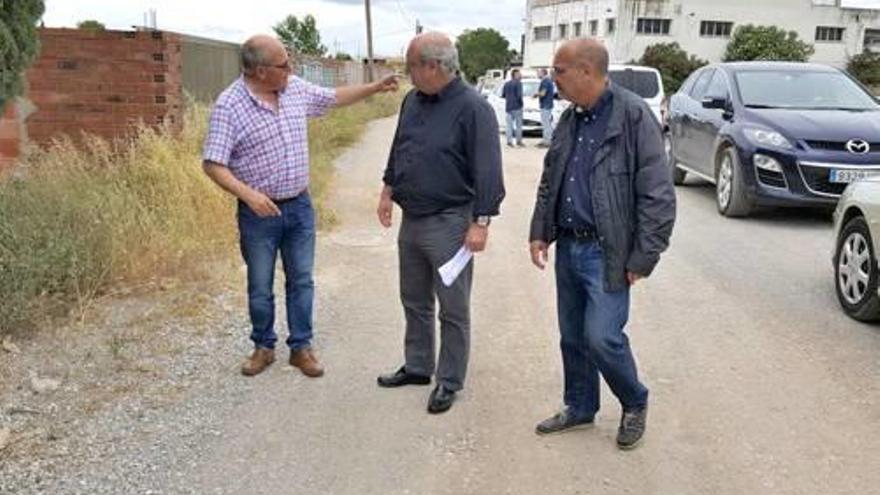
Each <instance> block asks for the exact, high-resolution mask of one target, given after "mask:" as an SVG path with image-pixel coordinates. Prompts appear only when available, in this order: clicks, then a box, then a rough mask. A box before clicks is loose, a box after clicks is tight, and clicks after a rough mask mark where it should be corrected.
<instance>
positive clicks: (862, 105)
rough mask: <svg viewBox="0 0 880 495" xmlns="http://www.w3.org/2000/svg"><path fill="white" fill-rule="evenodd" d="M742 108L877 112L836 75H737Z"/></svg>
mask: <svg viewBox="0 0 880 495" xmlns="http://www.w3.org/2000/svg"><path fill="white" fill-rule="evenodd" d="M736 82H737V85H738V86H739V95H740V99H742V102H743V105H745V106H747V107H752V108H790V109H799V110H861V111H864V110H878V109H880V107H878V105H877V103H876V102H875V101H874V99H873V98H872V97H871V96H870V95H869V94H867V93H865V91H864V90H862V88H860V87H859V86H858V85H857V84H855V83H854V82H853V81H852V80H851V79H850V78H849V77H847V76H846V75H844V74H842V73H839V72H810V71H784V70H778V71H775V70H774V71H740V72H737V73H736Z"/></svg>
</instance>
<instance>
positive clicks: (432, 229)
mask: <svg viewBox="0 0 880 495" xmlns="http://www.w3.org/2000/svg"><path fill="white" fill-rule="evenodd" d="M470 212H471V209H470V207H469V206H468V207H464V208H458V209H454V210H450V211H446V212H442V213H438V214H435V215H430V216H427V217H412V216H409V215H405V214H404V217H403V222H402V223H401V225H400V234H399V237H398V241H397V243H398V255H399V259H400V300H401V302H402V303H403V309H404V314H405V316H406V337H405V341H404V353H405V357H406V370H407V371H409V372H410V373H414V374H417V375H424V376H431V375H433V374H434V368H435V343H434V342H435V339H436V337H435V332H434V329H435V319H436V318H437V313H436V310H435V300H439V302H440V312H439V319H440V359H439V362H438V363H437V366H436V369H437V383H439V384H442V385H443V386H444V387H446V388H448V389H449V390H461V388H462V387H463V386H464V380H465V375H466V374H467V365H468V354H469V353H470V297H471V280H472V275H473V266H474V263H473V260H471V262H470V263H468V265H467V267H465V269H464V270H462V272H461V273H460V274H459V275H458V278H456V279H455V281H454V282H453V283H452V285H451V286H449V287H446V286H445V285H443V282H442V281H441V280H440V274H439V273H437V269H438V268H439V267H440V266H442V265H443V264H444V263H446V262H447V261H449V259H450V258H452V256H453V255H454V254H455V253H456V252H457V251H458V250H459V248H461V246H462V245H464V239H465V234H466V233H467V229H468V227H469V226H470V223H471V214H470Z"/></svg>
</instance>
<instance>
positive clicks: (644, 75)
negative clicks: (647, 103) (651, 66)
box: [608, 69, 660, 98]
mask: <svg viewBox="0 0 880 495" xmlns="http://www.w3.org/2000/svg"><path fill="white" fill-rule="evenodd" d="M608 77H610V78H611V80H612V81H614V84H618V85H620V86H623V87H624V88H626V89H628V90H630V91H632V92H633V93H635V94H637V95H639V96H641V97H642V98H653V97H655V96H657V93H659V92H660V85H659V84H657V74H656V73H655V72H653V71H647V70H633V69H611V70H609V71H608Z"/></svg>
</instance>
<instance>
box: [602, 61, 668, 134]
mask: <svg viewBox="0 0 880 495" xmlns="http://www.w3.org/2000/svg"><path fill="white" fill-rule="evenodd" d="M608 77H609V79H611V81H613V82H614V83H615V84H617V85H619V86H623V87H624V88H626V89H628V90H630V91H632V92H633V93H635V94H637V95H639V96H641V97H642V98H644V99H645V103H647V104H648V106H649V107H651V111H653V112H654V115H655V116H656V117H657V121H658V122H660V123H661V124H662V125H664V126H665V125H666V116H665V113H666V112H665V108H664V107H663V102H664V100H665V99H666V93H665V92H664V90H663V78H661V77H660V72H658V71H657V69H655V68H653V67H644V66H641V65H619V64H612V65H610V66H608Z"/></svg>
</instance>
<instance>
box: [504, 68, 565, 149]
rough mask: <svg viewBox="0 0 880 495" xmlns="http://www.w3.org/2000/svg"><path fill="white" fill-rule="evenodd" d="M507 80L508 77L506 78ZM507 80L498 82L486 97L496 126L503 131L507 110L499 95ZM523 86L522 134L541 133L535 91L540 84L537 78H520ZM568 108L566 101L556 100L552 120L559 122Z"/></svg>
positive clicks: (539, 108)
mask: <svg viewBox="0 0 880 495" xmlns="http://www.w3.org/2000/svg"><path fill="white" fill-rule="evenodd" d="M507 81H509V79H508V80H507ZM507 81H503V82H500V83H498V86H496V87H495V90H494V91H492V92H491V93H489V96H488V97H487V99H488V100H489V104H490V105H492V109H493V110H495V118H496V119H497V120H498V128H499V129H500V130H501V131H502V132H503V131H504V129H505V127H506V126H507V110H506V106H505V101H504V97H503V96H501V94H502V92H503V91H504V85H505V84H507ZM520 82H522V86H523V133H524V134H538V135H540V134H541V106H540V104H539V101H538V98H535V93H537V92H538V87H539V86H540V85H541V80H540V79H538V78H531V77H529V78H526V77H524V78H522V79H520ZM566 108H568V102H567V101H565V100H556V101H555V102H554V105H553V121H554V122H559V117H560V116H561V115H562V112H564V111H565V109H566Z"/></svg>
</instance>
